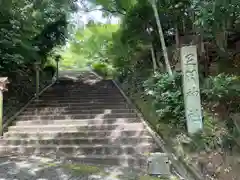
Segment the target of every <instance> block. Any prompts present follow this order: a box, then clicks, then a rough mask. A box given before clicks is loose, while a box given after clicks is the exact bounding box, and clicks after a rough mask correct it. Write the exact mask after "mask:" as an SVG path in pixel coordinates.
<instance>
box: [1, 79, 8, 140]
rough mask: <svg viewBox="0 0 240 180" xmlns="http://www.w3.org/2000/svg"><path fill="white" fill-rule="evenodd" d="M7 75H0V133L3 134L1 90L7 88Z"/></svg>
mask: <svg viewBox="0 0 240 180" xmlns="http://www.w3.org/2000/svg"><path fill="white" fill-rule="evenodd" d="M8 83H9V82H8V78H7V77H0V121H1V122H0V133H1V136H2V135H3V92H4V91H6V90H7V88H6V85H7V84H8Z"/></svg>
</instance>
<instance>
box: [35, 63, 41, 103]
mask: <svg viewBox="0 0 240 180" xmlns="http://www.w3.org/2000/svg"><path fill="white" fill-rule="evenodd" d="M40 64H41V63H40V62H36V63H35V70H36V94H35V95H36V100H37V101H38V100H39V84H40V76H39V71H40Z"/></svg>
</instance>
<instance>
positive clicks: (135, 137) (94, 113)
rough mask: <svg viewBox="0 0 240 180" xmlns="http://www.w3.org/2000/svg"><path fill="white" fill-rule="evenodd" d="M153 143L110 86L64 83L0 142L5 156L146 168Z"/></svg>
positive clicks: (90, 78) (82, 79)
mask: <svg viewBox="0 0 240 180" xmlns="http://www.w3.org/2000/svg"><path fill="white" fill-rule="evenodd" d="M156 148H157V146H156V145H155V143H154V141H153V138H152V137H151V135H150V134H149V132H148V131H147V130H146V128H145V127H144V125H143V124H142V122H141V121H140V120H139V117H138V116H137V114H136V112H135V110H134V108H133V107H131V105H129V104H128V103H127V102H126V101H125V99H124V97H123V96H122V95H121V93H120V91H119V90H118V88H117V87H116V86H115V85H114V84H113V82H112V81H110V80H100V79H98V78H97V77H96V76H95V75H94V74H91V73H88V74H87V75H86V74H84V75H81V76H79V77H77V79H76V78H75V79H74V78H71V77H69V76H68V77H65V78H62V79H61V80H60V82H59V83H57V84H55V85H53V86H52V87H51V88H49V89H48V90H46V91H45V92H44V93H43V94H42V95H41V96H40V98H39V100H38V101H34V102H33V103H32V104H31V105H29V107H27V108H26V109H25V111H24V112H22V113H21V114H20V115H19V116H18V117H17V119H16V120H15V121H14V124H13V125H12V126H10V127H9V128H8V131H7V132H5V133H4V136H3V138H2V140H1V147H0V149H1V153H2V155H3V154H6V153H11V154H18V155H19V154H22V155H32V154H34V155H44V156H51V155H54V156H56V157H61V158H63V157H64V158H66V159H72V160H73V159H74V160H77V161H79V162H83V163H91V164H100V165H111V166H112V165H118V166H124V167H136V168H137V167H139V168H143V167H146V165H147V161H146V154H148V153H149V152H152V151H155V149H156Z"/></svg>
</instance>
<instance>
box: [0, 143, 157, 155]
mask: <svg viewBox="0 0 240 180" xmlns="http://www.w3.org/2000/svg"><path fill="white" fill-rule="evenodd" d="M153 149H154V148H153V145H152V144H149V143H141V144H138V145H109V144H108V145H104V146H103V145H102V144H94V145H38V144H32V145H19V146H13V145H6V146H3V145H1V146H0V150H1V152H8V151H11V152H17V153H18V154H47V153H53V152H54V153H63V154H71V155H73V156H81V155H116V156H118V155H123V154H127V155H138V154H139V155H141V154H146V153H149V152H151V151H152V150H153Z"/></svg>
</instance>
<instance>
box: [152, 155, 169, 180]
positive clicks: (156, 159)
mask: <svg viewBox="0 0 240 180" xmlns="http://www.w3.org/2000/svg"><path fill="white" fill-rule="evenodd" d="M148 174H149V175H153V176H164V177H169V176H170V175H171V172H170V165H169V159H168V156H167V154H166V153H160V152H156V153H151V154H150V156H149V159H148Z"/></svg>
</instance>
